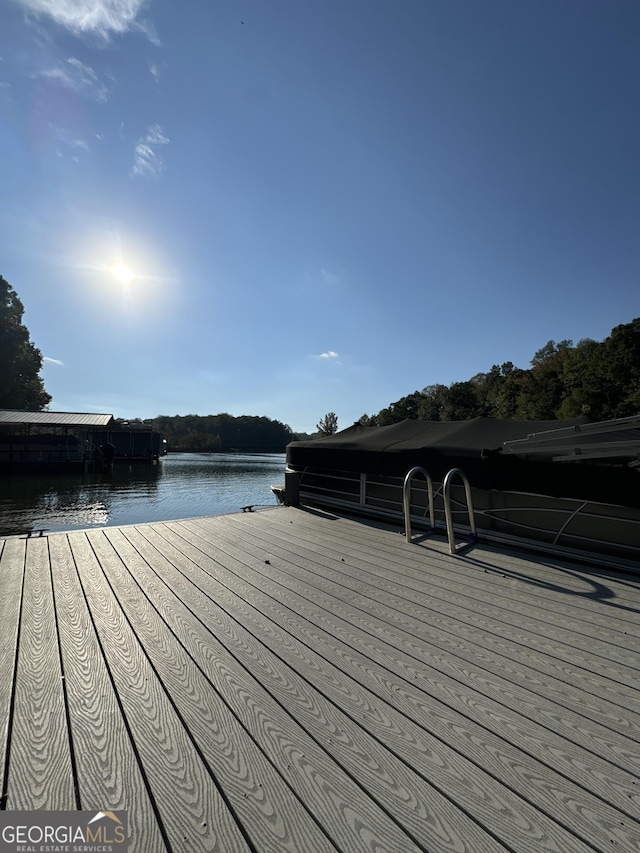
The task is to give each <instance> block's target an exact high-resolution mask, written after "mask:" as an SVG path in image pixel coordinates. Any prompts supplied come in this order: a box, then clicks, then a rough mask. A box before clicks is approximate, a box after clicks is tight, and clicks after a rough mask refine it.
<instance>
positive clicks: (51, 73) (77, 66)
mask: <svg viewBox="0 0 640 853" xmlns="http://www.w3.org/2000/svg"><path fill="white" fill-rule="evenodd" d="M35 76H37V77H44V78H46V79H49V80H55V81H56V82H57V83H59V84H60V85H61V86H64V87H65V88H67V89H71V90H72V91H73V92H77V93H78V94H81V95H87V96H88V97H91V98H93V99H95V100H96V101H106V100H107V97H108V95H109V90H108V89H107V87H106V86H105V85H104V84H102V83H100V81H99V80H98V75H97V74H96V72H95V71H94V70H93V68H91V66H89V65H85V64H84V62H80V60H79V59H75V58H74V57H70V58H69V59H67V61H66V62H65V63H60V64H58V65H55V66H53V67H52V68H45V69H44V70H42V71H39V72H38V74H37V75H35Z"/></svg>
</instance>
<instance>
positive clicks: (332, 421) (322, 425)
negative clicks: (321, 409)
mask: <svg viewBox="0 0 640 853" xmlns="http://www.w3.org/2000/svg"><path fill="white" fill-rule="evenodd" d="M316 429H317V430H318V432H319V433H320V436H321V437H323V436H325V435H333V434H334V433H336V432H338V416H337V415H336V413H335V412H327V414H326V415H325V416H324V417H323V418H321V419H320V422H319V423H317V424H316Z"/></svg>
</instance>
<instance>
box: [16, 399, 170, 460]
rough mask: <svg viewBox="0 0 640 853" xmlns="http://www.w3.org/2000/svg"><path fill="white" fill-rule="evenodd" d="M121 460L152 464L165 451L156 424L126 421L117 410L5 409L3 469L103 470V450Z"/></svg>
mask: <svg viewBox="0 0 640 853" xmlns="http://www.w3.org/2000/svg"><path fill="white" fill-rule="evenodd" d="M106 445H111V446H112V447H113V452H114V456H115V459H116V460H118V459H120V460H126V461H127V462H141V461H144V462H151V461H153V460H157V459H158V457H159V456H160V455H161V454H162V453H163V445H162V436H161V435H160V434H159V433H158V432H156V431H155V430H154V429H153V425H152V424H151V423H140V424H135V425H132V424H128V423H127V424H123V423H121V422H119V421H116V420H115V419H114V417H113V415H111V414H96V413H90V412H29V411H21V410H9V409H0V471H4V472H9V473H27V472H29V471H31V470H35V471H42V470H43V469H46V470H48V471H58V470H64V471H69V470H100V469H101V468H102V457H101V453H100V448H101V447H102V446H106Z"/></svg>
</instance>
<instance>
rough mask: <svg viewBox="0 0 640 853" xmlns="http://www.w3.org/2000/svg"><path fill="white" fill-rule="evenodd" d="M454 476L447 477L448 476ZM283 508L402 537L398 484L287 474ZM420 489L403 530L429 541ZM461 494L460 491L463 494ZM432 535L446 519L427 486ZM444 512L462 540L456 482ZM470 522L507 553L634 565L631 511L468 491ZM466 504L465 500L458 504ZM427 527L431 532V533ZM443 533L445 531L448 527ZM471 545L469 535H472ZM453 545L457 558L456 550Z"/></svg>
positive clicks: (638, 561) (335, 473)
mask: <svg viewBox="0 0 640 853" xmlns="http://www.w3.org/2000/svg"><path fill="white" fill-rule="evenodd" d="M454 470H455V469H454ZM288 471H289V475H290V479H291V483H292V486H293V485H295V489H293V488H291V487H290V486H287V492H288V493H289V495H290V498H291V499H290V501H287V502H289V503H290V505H293V506H297V505H303V506H312V507H318V508H321V509H324V510H327V511H329V512H331V511H338V512H340V511H344V512H347V513H348V514H355V515H362V516H365V517H366V518H371V519H376V520H379V521H381V522H382V523H390V524H396V523H397V524H398V526H399V527H400V529H404V531H406V523H405V519H404V512H403V477H402V476H396V475H386V474H385V475H383V474H372V473H367V474H365V473H363V472H355V471H344V470H341V471H339V470H335V469H326V468H315V467H311V466H304V467H302V466H300V467H295V466H291V467H288ZM427 487H428V483H427V482H426V478H424V477H423V476H422V477H415V478H413V479H412V484H411V526H412V529H414V536H415V533H416V532H417V530H418V529H419V530H421V531H423V532H426V533H430V532H431V531H430V530H429V527H430V524H429V521H430V519H429V501H428V488H427ZM467 488H468V487H467ZM433 489H434V495H433V496H434V504H435V506H434V513H435V529H436V533H438V534H440V533H442V534H444V533H445V530H446V514H445V512H444V508H443V501H442V500H441V497H442V493H443V484H441V483H440V481H439V479H437V480H434V483H433ZM449 490H450V510H451V516H452V519H453V520H454V522H455V532H456V535H457V536H458V538H459V539H460V540H463V539H464V537H465V530H468V527H467V515H468V512H469V506H468V505H469V498H468V496H467V495H468V492H467V489H466V488H465V487H464V481H460V479H459V477H458V476H457V475H452V476H451V478H450V480H449V489H448V490H447V491H449ZM471 492H472V494H473V506H472V520H473V524H474V525H475V527H476V528H477V530H478V531H479V535H480V536H481V537H482V540H483V541H487V542H493V543H496V544H498V545H504V546H507V547H527V548H532V549H534V550H537V551H541V552H543V553H546V552H550V553H553V554H555V555H556V556H558V555H561V554H563V555H566V556H568V557H576V556H578V557H579V558H580V559H583V560H585V561H588V562H591V563H594V564H596V565H600V564H602V563H604V564H606V565H607V566H609V567H611V566H613V565H617V566H619V567H621V568H625V569H626V568H627V567H628V566H632V568H633V570H635V571H637V567H638V565H640V512H639V511H638V509H635V508H632V507H630V508H627V507H623V506H618V505H615V506H614V505H608V504H601V503H597V502H595V503H594V502H589V503H588V504H587V505H585V503H584V502H583V501H581V500H580V501H579V500H574V499H558V498H552V497H547V496H544V495H537V494H529V493H525V492H509V493H506V494H504V495H503V494H502V493H500V492H497V491H489V490H486V489H485V490H483V489H477V488H474V487H471ZM465 498H466V500H465ZM403 523H404V528H402V525H403ZM431 526H433V525H431ZM449 528H450V529H453V524H452V523H451V522H450V524H449ZM471 538H472V539H475V530H473V531H472V537H471ZM463 547H464V546H463V545H462V544H461V546H460V548H459V549H457V550H462V548H463Z"/></svg>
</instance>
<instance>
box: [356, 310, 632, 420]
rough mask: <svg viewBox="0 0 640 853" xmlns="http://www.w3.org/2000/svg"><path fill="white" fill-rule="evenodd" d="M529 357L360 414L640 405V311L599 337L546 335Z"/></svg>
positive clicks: (596, 412) (554, 412) (503, 414)
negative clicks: (523, 365) (550, 337)
mask: <svg viewBox="0 0 640 853" xmlns="http://www.w3.org/2000/svg"><path fill="white" fill-rule="evenodd" d="M530 364H531V367H530V368H529V369H521V368H518V367H515V366H514V365H513V364H512V362H510V361H507V362H505V363H504V364H501V365H497V364H494V365H493V367H492V368H491V369H490V370H489V371H488V372H487V373H476V374H475V376H472V377H471V378H470V379H468V380H466V381H465V382H453V383H452V384H451V385H448V386H447V385H428V386H427V387H426V388H423V389H422V391H414V392H413V394H408V395H407V396H406V397H401V398H400V399H399V400H397V401H396V402H395V403H391V404H390V405H389V406H387V407H386V408H384V409H382V410H381V411H380V412H378V413H377V414H375V415H363V416H362V417H361V418H360V419H359V422H360V423H361V424H363V425H365V426H386V425H388V424H393V423H397V422H398V421H401V420H404V419H405V418H411V419H417V420H428V421H460V420H467V419H469V418H475V417H478V416H480V415H488V416H491V417H494V418H513V419H517V420H555V419H557V418H573V417H576V416H578V415H588V416H589V417H591V418H592V419H593V420H596V421H600V420H609V419H611V418H621V417H626V416H628V415H636V414H638V413H640V318H636V319H635V320H632V321H631V322H630V323H625V324H623V325H620V326H616V327H615V328H614V329H613V330H612V331H611V334H610V335H609V337H607V338H606V339H605V340H604V341H602V342H597V341H594V340H592V339H591V338H583V339H582V340H580V341H578V343H577V344H576V345H575V346H574V344H573V341H570V340H564V341H560V342H559V343H556V342H555V341H548V343H546V344H545V346H543V347H542V349H539V350H538V351H537V352H536V353H535V355H534V356H533V358H532V360H531V362H530Z"/></svg>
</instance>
